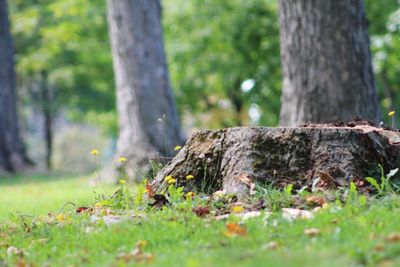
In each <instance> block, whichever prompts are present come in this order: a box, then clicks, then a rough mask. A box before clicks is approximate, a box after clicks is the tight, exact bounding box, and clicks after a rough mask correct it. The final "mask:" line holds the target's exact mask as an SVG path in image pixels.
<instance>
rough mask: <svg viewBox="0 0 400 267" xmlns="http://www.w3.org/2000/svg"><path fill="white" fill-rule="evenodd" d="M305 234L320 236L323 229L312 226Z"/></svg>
mask: <svg viewBox="0 0 400 267" xmlns="http://www.w3.org/2000/svg"><path fill="white" fill-rule="evenodd" d="M304 234H305V235H307V236H312V237H314V236H318V235H320V234H321V230H319V229H318V228H310V229H306V230H304Z"/></svg>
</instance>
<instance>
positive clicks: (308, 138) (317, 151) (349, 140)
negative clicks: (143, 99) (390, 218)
mask: <svg viewBox="0 0 400 267" xmlns="http://www.w3.org/2000/svg"><path fill="white" fill-rule="evenodd" d="M399 152H400V133H399V132H398V131H392V130H389V129H384V128H377V127H374V126H371V125H369V124H368V123H367V122H363V121H361V122H360V121H359V122H351V123H347V124H345V123H335V124H306V125H304V126H303V127H296V128H269V127H238V128H227V129H223V130H218V131H205V130H202V131H199V132H196V133H194V134H193V135H192V136H191V138H190V139H189V140H188V141H187V143H186V145H185V146H184V147H183V148H182V149H181V150H180V151H179V153H178V154H177V155H176V156H175V158H174V159H173V160H172V161H171V162H170V163H168V164H167V165H166V166H165V167H164V168H163V169H162V170H161V171H160V172H159V173H158V174H157V176H156V178H155V180H154V181H153V183H152V185H153V187H154V188H156V189H158V190H161V189H164V188H166V187H167V182H166V181H165V177H167V176H172V177H173V178H175V179H176V180H177V184H178V185H182V186H185V188H186V190H197V191H210V190H211V191H215V190H224V191H225V192H226V193H236V194H239V195H240V194H247V193H249V192H250V191H251V189H252V187H253V186H254V184H257V183H259V184H265V185H268V184H270V185H273V186H275V187H277V188H282V187H284V186H285V185H287V184H293V186H294V188H297V189H299V188H303V187H304V186H307V187H308V188H309V189H311V186H312V185H313V184H314V186H316V187H320V188H332V189H333V188H337V187H341V186H344V187H346V186H348V185H349V183H350V181H354V182H355V183H356V184H357V185H358V186H359V187H363V186H365V187H368V183H367V182H365V177H366V176H374V177H380V173H379V168H378V165H379V164H381V165H382V166H383V168H384V170H385V172H386V173H387V172H389V171H390V170H391V169H394V168H397V167H399V166H400V155H399ZM188 175H193V177H194V178H191V176H189V178H191V179H187V176H188Z"/></svg>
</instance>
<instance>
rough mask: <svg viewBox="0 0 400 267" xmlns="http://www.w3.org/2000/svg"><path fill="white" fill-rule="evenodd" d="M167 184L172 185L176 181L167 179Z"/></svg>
mask: <svg viewBox="0 0 400 267" xmlns="http://www.w3.org/2000/svg"><path fill="white" fill-rule="evenodd" d="M167 183H168V184H174V183H176V179H174V178H171V179H169V180H168V181H167Z"/></svg>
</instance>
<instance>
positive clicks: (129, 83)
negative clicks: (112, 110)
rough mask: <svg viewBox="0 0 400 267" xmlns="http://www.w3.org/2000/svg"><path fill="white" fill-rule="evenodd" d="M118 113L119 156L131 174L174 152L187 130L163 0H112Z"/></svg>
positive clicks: (109, 4)
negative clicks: (169, 61)
mask: <svg viewBox="0 0 400 267" xmlns="http://www.w3.org/2000/svg"><path fill="white" fill-rule="evenodd" d="M107 9H108V24H109V33H110V38H111V45H112V53H113V60H114V72H115V79H116V86H117V108H118V114H119V127H120V133H119V139H118V144H117V147H118V148H117V150H118V155H122V156H124V157H126V158H127V159H128V161H127V162H126V170H127V171H128V175H129V176H136V178H138V177H137V175H140V174H142V173H143V172H142V171H143V170H145V171H146V170H148V166H149V165H148V162H149V158H158V157H165V156H167V157H168V156H171V155H172V153H173V148H174V147H175V146H176V145H179V144H182V142H183V141H184V134H183V132H182V129H181V126H180V121H179V118H178V115H177V111H176V107H175V102H174V98H173V95H172V91H171V88H170V83H169V77H168V70H167V65H166V59H165V55H164V44H163V35H162V27H161V21H160V19H161V5H160V2H159V0H107Z"/></svg>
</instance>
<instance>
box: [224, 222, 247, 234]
mask: <svg viewBox="0 0 400 267" xmlns="http://www.w3.org/2000/svg"><path fill="white" fill-rule="evenodd" d="M225 227H226V232H225V235H226V236H228V237H232V236H245V235H246V234H247V230H246V228H244V227H243V226H241V225H240V224H237V223H227V224H226V225H225Z"/></svg>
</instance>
